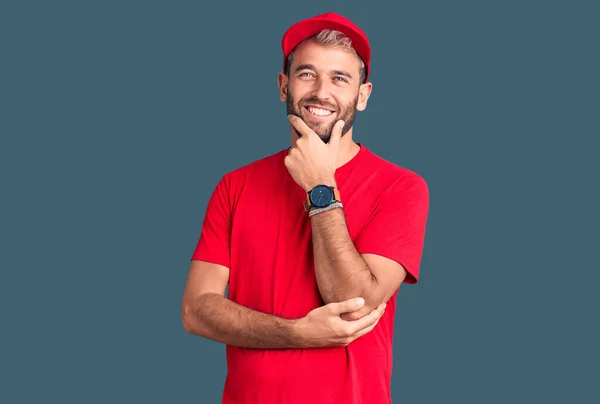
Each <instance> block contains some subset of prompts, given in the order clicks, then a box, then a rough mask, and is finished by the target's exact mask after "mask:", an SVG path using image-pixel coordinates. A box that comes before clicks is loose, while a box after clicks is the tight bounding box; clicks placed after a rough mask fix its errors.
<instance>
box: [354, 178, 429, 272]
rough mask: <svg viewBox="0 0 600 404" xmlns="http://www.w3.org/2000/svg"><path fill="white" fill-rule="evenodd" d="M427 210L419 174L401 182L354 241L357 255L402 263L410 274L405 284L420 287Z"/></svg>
mask: <svg viewBox="0 0 600 404" xmlns="http://www.w3.org/2000/svg"><path fill="white" fill-rule="evenodd" d="M428 210H429V188H428V186H427V183H426V182H425V180H424V179H423V178H422V177H421V176H419V175H417V174H415V175H413V176H411V177H410V178H407V179H400V180H398V181H397V182H396V183H395V184H394V186H393V187H392V188H391V190H390V192H389V193H388V195H387V196H386V197H385V198H384V199H383V200H382V201H381V203H380V204H379V205H378V206H377V208H376V209H375V211H374V212H373V215H372V216H371V218H370V220H369V222H368V223H367V224H366V226H365V227H364V228H363V230H362V231H361V232H360V233H359V234H358V235H357V237H356V238H355V241H354V245H355V247H356V249H357V251H358V252H359V253H360V254H366V253H370V254H377V255H381V256H384V257H386V258H389V259H392V260H394V261H396V262H398V263H400V264H401V265H402V266H403V267H404V268H405V269H406V272H407V276H406V278H405V279H404V283H417V282H418V279H419V269H420V265H421V256H422V253H423V243H424V239H425V227H426V221H427V214H428Z"/></svg>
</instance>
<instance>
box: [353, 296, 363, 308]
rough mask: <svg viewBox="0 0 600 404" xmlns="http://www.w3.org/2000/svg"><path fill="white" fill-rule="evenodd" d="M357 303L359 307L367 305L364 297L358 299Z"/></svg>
mask: <svg viewBox="0 0 600 404" xmlns="http://www.w3.org/2000/svg"><path fill="white" fill-rule="evenodd" d="M355 302H356V305H357V306H358V307H361V306H362V305H363V304H365V299H363V298H362V297H359V298H358V299H356V300H355Z"/></svg>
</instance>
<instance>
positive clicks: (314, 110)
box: [304, 106, 333, 116]
mask: <svg viewBox="0 0 600 404" xmlns="http://www.w3.org/2000/svg"><path fill="white" fill-rule="evenodd" d="M304 108H305V109H306V110H307V111H308V112H310V113H311V114H313V115H317V116H328V115H331V114H332V113H333V111H330V110H328V109H323V108H315V107H310V106H309V107H304Z"/></svg>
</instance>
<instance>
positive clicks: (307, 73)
mask: <svg viewBox="0 0 600 404" xmlns="http://www.w3.org/2000/svg"><path fill="white" fill-rule="evenodd" d="M305 75H312V73H309V72H304V73H300V77H307V76H305Z"/></svg>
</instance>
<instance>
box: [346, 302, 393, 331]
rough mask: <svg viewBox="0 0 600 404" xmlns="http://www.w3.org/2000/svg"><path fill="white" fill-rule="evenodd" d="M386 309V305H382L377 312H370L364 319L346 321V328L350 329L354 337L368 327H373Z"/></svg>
mask: <svg viewBox="0 0 600 404" xmlns="http://www.w3.org/2000/svg"><path fill="white" fill-rule="evenodd" d="M384 309H385V303H381V304H380V305H379V306H377V308H376V309H375V310H373V311H372V312H370V313H369V314H367V315H366V316H364V317H361V318H359V319H358V320H351V321H346V322H345V323H346V324H345V326H346V327H348V331H349V332H350V333H351V334H352V335H354V334H356V333H357V332H359V331H360V330H363V329H365V328H367V327H370V326H372V325H373V324H375V322H376V321H377V320H378V319H379V317H381V315H382V314H383V312H384Z"/></svg>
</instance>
